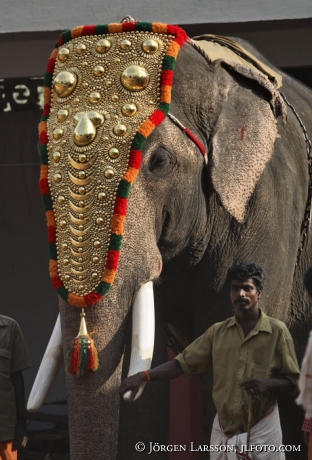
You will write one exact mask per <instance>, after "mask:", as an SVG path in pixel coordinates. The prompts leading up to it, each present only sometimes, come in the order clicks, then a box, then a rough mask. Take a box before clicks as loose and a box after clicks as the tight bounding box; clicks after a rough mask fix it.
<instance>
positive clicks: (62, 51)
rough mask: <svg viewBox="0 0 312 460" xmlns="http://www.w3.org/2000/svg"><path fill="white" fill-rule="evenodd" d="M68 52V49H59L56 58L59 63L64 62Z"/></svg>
mask: <svg viewBox="0 0 312 460" xmlns="http://www.w3.org/2000/svg"><path fill="white" fill-rule="evenodd" d="M69 54H70V51H69V49H68V48H61V49H60V50H59V52H58V58H59V60H60V61H61V62H66V61H67V59H68V57H69Z"/></svg>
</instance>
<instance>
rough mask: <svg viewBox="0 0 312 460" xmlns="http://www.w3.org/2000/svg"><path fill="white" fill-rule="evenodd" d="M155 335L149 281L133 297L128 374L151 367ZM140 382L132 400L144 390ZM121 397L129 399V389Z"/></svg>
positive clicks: (152, 296) (150, 282) (151, 288)
mask: <svg viewBox="0 0 312 460" xmlns="http://www.w3.org/2000/svg"><path fill="white" fill-rule="evenodd" d="M154 337H155V312H154V291H153V282H152V281H149V282H148V283H146V284H143V286H142V287H141V288H140V290H139V291H138V292H137V294H136V297H135V299H134V304H133V311H132V343H131V357H130V367H129V372H128V376H130V375H134V374H136V373H137V372H141V371H144V370H148V369H150V368H151V363H152V358H153V351H154ZM145 383H146V382H144V383H142V385H141V386H140V389H139V391H138V392H137V394H136V395H135V398H134V401H135V400H136V399H138V398H139V396H140V395H141V393H142V391H143V390H144V387H145ZM123 398H124V400H125V401H133V400H132V399H131V391H127V392H126V393H125V394H124V395H123Z"/></svg>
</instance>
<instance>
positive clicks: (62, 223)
mask: <svg viewBox="0 0 312 460" xmlns="http://www.w3.org/2000/svg"><path fill="white" fill-rule="evenodd" d="M60 227H61V228H65V227H66V220H61V221H60Z"/></svg>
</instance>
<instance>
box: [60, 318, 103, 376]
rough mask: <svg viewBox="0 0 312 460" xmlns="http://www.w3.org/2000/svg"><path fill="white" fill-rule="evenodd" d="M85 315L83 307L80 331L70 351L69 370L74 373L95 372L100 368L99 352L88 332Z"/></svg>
mask: <svg viewBox="0 0 312 460" xmlns="http://www.w3.org/2000/svg"><path fill="white" fill-rule="evenodd" d="M85 316H86V314H85V312H84V309H82V312H81V313H80V317H81V321H80V328H79V332H78V335H77V337H76V338H75V339H74V342H73V345H72V348H71V350H70V352H69V360H68V361H69V362H68V370H69V372H70V373H71V374H73V375H83V374H87V373H89V372H95V371H97V370H98V368H99V359H98V352H97V349H96V347H95V344H94V341H93V339H92V338H91V337H90V335H89V334H88V331H87V326H86V320H85Z"/></svg>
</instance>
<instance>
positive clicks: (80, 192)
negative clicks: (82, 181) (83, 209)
mask: <svg viewBox="0 0 312 460" xmlns="http://www.w3.org/2000/svg"><path fill="white" fill-rule="evenodd" d="M85 191H86V189H85V188H84V187H79V189H78V192H79V194H80V195H84V194H85Z"/></svg>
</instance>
